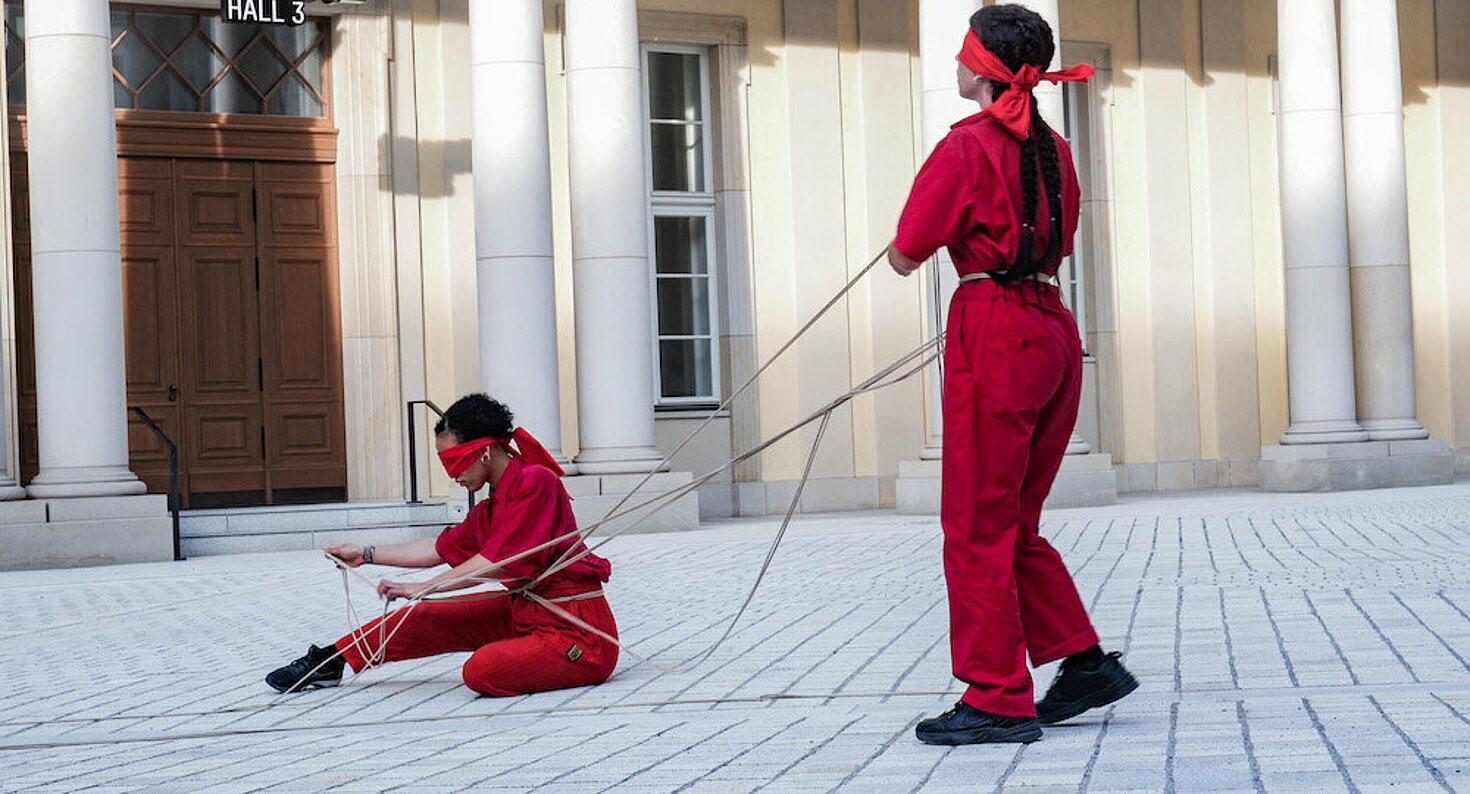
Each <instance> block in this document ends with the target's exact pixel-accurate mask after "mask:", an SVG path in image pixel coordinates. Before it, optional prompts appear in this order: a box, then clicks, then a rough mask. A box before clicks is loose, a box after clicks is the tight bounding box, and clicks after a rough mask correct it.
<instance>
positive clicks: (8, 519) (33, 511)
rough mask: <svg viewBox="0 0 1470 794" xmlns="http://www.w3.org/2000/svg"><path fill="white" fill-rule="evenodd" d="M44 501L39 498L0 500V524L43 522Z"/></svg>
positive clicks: (44, 513)
mask: <svg viewBox="0 0 1470 794" xmlns="http://www.w3.org/2000/svg"><path fill="white" fill-rule="evenodd" d="M44 523H46V503H45V502H44V501H41V500H39V499H17V500H15V501H13V502H0V524H44Z"/></svg>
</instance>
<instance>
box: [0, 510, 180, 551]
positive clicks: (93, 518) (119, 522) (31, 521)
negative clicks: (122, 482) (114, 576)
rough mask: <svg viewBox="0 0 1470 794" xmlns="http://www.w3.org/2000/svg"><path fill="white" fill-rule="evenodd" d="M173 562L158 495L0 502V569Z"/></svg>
mask: <svg viewBox="0 0 1470 794" xmlns="http://www.w3.org/2000/svg"><path fill="white" fill-rule="evenodd" d="M173 558H174V536H173V521H172V520H171V519H170V517H169V514H168V497H166V496H163V495H161V494H149V495H146V496H125V497H110V498H100V499H50V500H44V501H43V500H27V501H22V502H5V503H0V570H15V569H23V568H73V567H79V566H87V565H115V564H119V563H132V562H164V561H168V560H172V559H173Z"/></svg>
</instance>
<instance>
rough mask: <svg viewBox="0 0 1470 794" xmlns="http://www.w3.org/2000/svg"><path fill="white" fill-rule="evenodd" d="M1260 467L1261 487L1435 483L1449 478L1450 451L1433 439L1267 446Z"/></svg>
mask: <svg viewBox="0 0 1470 794" xmlns="http://www.w3.org/2000/svg"><path fill="white" fill-rule="evenodd" d="M1260 472H1261V489H1262V490H1266V491H1279V492H1298V493H1299V492H1305V491H1356V490H1364V489H1369V488H1395V487H1401V486H1412V485H1441V484H1444V483H1448V482H1452V481H1453V480H1454V477H1455V455H1454V453H1452V452H1450V449H1449V447H1448V446H1447V445H1446V444H1444V442H1441V441H1437V440H1435V439H1427V440H1423V441H1364V442H1360V443H1356V444H1300V445H1273V446H1268V447H1263V448H1262V449H1261V464H1260Z"/></svg>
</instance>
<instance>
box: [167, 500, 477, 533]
mask: <svg viewBox="0 0 1470 794" xmlns="http://www.w3.org/2000/svg"><path fill="white" fill-rule="evenodd" d="M458 520H459V515H458V514H457V513H456V512H455V511H454V510H453V509H452V508H451V507H450V506H449V505H447V504H445V503H443V502H427V503H422V504H408V503H405V502H347V503H339V504H324V505H292V506H282V507H247V508H225V509H217V510H185V511H183V512H182V513H180V514H179V535H180V536H182V537H185V538H212V537H239V536H244V535H276V534H299V533H303V532H325V531H331V530H346V529H364V528H385V527H407V526H436V527H439V528H443V527H444V526H446V525H448V524H452V523H454V522H455V521H458Z"/></svg>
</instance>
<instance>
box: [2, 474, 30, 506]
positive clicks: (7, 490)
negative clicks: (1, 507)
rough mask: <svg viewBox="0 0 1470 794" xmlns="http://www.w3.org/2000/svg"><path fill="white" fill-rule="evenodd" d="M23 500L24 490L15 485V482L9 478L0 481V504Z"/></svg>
mask: <svg viewBox="0 0 1470 794" xmlns="http://www.w3.org/2000/svg"><path fill="white" fill-rule="evenodd" d="M24 498H26V489H24V488H22V487H20V486H19V485H16V483H15V480H12V479H10V478H9V477H6V478H5V479H3V480H0V502H9V501H11V500H14V499H24Z"/></svg>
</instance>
